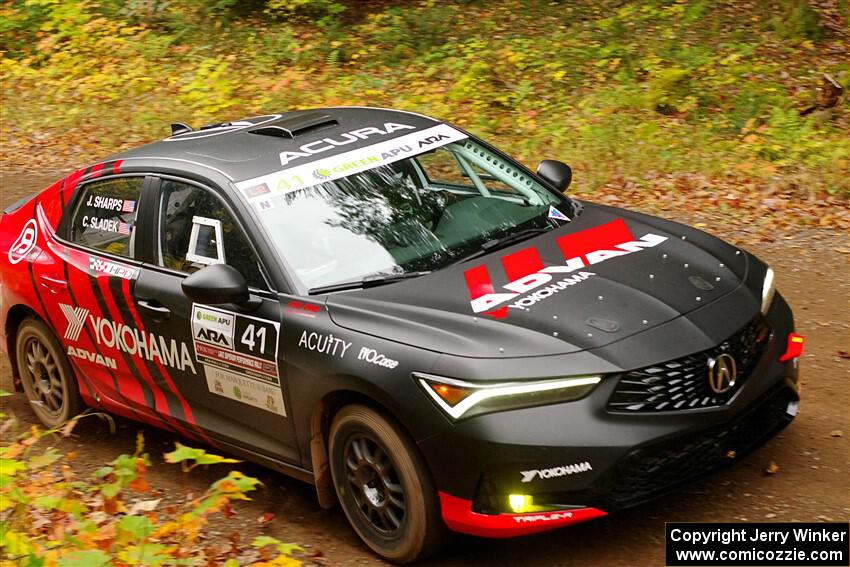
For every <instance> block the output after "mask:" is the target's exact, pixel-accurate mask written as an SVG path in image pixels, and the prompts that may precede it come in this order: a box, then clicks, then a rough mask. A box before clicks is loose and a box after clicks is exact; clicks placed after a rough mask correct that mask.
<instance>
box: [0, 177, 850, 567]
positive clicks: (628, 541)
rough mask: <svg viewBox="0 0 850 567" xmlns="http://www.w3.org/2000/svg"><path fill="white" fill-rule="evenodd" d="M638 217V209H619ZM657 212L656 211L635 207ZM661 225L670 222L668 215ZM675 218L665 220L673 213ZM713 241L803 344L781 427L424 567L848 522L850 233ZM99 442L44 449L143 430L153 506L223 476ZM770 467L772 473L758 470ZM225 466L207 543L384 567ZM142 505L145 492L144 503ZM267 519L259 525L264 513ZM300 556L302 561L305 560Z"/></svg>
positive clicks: (81, 462) (9, 402)
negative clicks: (665, 476)
mask: <svg viewBox="0 0 850 567" xmlns="http://www.w3.org/2000/svg"><path fill="white" fill-rule="evenodd" d="M58 177H59V175H56V176H49V177H44V176H37V177H33V176H30V175H27V174H18V175H15V174H2V175H0V207H3V206H6V205H8V204H9V203H11V202H12V201H14V200H16V199H18V198H20V197H21V196H24V195H27V194H30V193H32V192H34V191H36V190H37V189H40V188H42V187H45V186H46V185H47V184H48V183H49V182H50V181H52V180H55V179H57V178H58ZM633 206H634V207H635V208H639V204H634V205H633ZM647 212H650V213H658V211H647ZM667 216H672V215H670V214H669V213H668V214H667ZM674 218H675V217H674ZM676 220H684V221H686V222H691V223H695V222H702V223H705V224H706V225H707V228H708V229H709V230H711V231H712V232H714V233H715V234H717V235H719V236H721V237H724V238H727V239H730V240H731V241H733V242H735V243H737V244H740V245H742V246H744V247H746V248H747V249H749V250H752V251H754V252H756V253H757V254H758V255H759V256H761V257H762V258H763V259H764V260H766V261H767V262H769V263H770V264H771V265H772V266H773V268H774V270H776V274H777V284H778V289H779V290H780V291H781V292H782V294H783V295H784V296H785V297H786V298H787V299H788V301H789V302H790V303H791V306H792V307H793V309H794V313H795V316H796V320H797V327H798V331H799V332H800V333H802V334H804V335H806V336H807V339H808V341H807V351H806V353H805V355H804V356H803V359H802V361H801V368H802V377H803V402H802V406H801V409H800V414H799V416H798V418H797V419H796V420H795V421H794V423H793V424H792V425H791V426H789V427H788V428H787V429H786V430H785V431H783V432H782V433H781V434H780V435H779V436H778V437H776V438H775V439H773V440H772V441H771V442H769V443H768V444H767V445H766V446H764V447H763V448H761V449H760V450H759V451H757V452H755V453H754V454H752V455H750V456H749V457H748V458H746V459H745V460H744V461H743V462H741V463H739V464H738V465H737V466H735V467H734V468H732V469H729V470H726V471H723V472H720V473H718V474H715V475H713V476H711V477H710V478H708V479H706V480H704V481H701V482H697V483H695V484H692V485H690V486H688V487H686V488H685V489H683V490H682V491H680V492H678V493H676V494H673V495H670V496H668V497H665V498H662V499H660V500H657V501H655V502H652V503H649V504H645V505H643V506H640V507H638V508H634V509H631V510H627V511H622V512H616V513H613V514H612V515H610V516H608V517H606V518H603V519H600V520H596V521H592V522H589V523H586V524H581V525H578V526H575V527H572V528H567V529H563V530H559V531H555V532H550V533H547V534H541V535H537V536H531V537H526V538H523V539H515V540H504V541H496V540H482V539H475V538H466V537H459V538H457V539H456V540H455V541H454V542H453V543H452V544H451V545H450V546H449V547H448V548H447V549H446V550H445V551H444V552H442V553H441V554H440V555H439V556H437V557H435V558H434V559H432V560H430V561H428V562H426V563H424V565H445V566H475V565H486V566H488V567H497V566H510V567H515V566H516V565H541V566H544V565H559V566H560V565H609V566H614V565H617V566H619V565H663V564H664V560H663V556H664V522H665V521H689V522H710V521H748V520H749V521H830V520H834V521H846V520H848V519H850V380H848V378H850V360H848V359H847V354H846V353H847V352H848V351H850V277H848V276H850V265H849V263H848V260H850V238H848V236H847V235H845V234H839V233H837V232H831V231H826V230H823V231H808V232H803V233H799V234H776V235H772V237H771V238H772V240H773V242H762V241H761V240H762V239H763V235H761V236H760V235H757V234H754V233H752V232H748V229H747V227H740V226H736V225H735V219H734V217H733V216H727V215H723V214H720V213H719V212H718V213H706V214H704V215H702V216H700V217H698V218H688V219H679V218H677V219H676ZM10 376H11V374H10V369H9V361H8V359H6V358H5V357H2V358H0V387H2V388H3V389H6V390H9V389H11V379H10ZM3 404H4V405H5V407H4V411H7V412H11V413H13V414H14V415H15V416H16V417H17V418H18V419H19V420H20V422H21V425H22V426H28V425H29V424H31V423H35V419H34V418H33V416H32V413H31V412H30V410H29V408H28V406H27V403H26V400H25V399H24V397H23V394H16V395H14V396H13V397H11V398H3ZM116 421H117V432H116V433H115V434H110V432H109V427H108V426H107V424H106V423H105V422H101V421H99V420H97V419H88V420H85V421H84V422H83V423H82V424H81V425H80V426H78V427H77V429H76V430H75V432H74V436H73V437H71V438H69V439H66V440H61V441H57V442H56V443H55V445H56V446H57V447H59V448H61V449H62V450H65V451H75V452H76V454H77V457H76V460H75V461H74V462H75V468H76V472H77V474H79V475H85V474H89V473H90V472H92V471H93V470H94V469H96V468H98V467H100V466H101V465H102V464H103V463H105V462H107V461H109V460H111V459H113V458H114V457H115V456H116V455H118V454H120V453H123V452H132V448H133V446H134V442H135V436H136V433H137V432H138V431H142V432H144V435H145V438H146V440H147V449H148V451H149V452H150V454H151V458H152V460H153V461H154V463H155V466H154V467H152V469H151V470H150V471H149V476H148V479H149V480H150V483H151V485H152V486H154V487H157V488H159V489H162V490H163V491H164V494H163V497H164V500H165V501H164V502H163V503H162V504H161V505H165V504H166V503H169V502H177V501H180V500H181V499H184V498H186V497H187V495H190V494H195V495H197V494H198V493H199V492H201V491H202V490H203V489H204V488H205V487H206V486H207V485H208V484H209V483H210V482H212V481H214V480H216V479H218V478H220V477H221V476H224V475H225V474H226V470H225V469H223V468H215V467H213V468H211V469H208V470H196V471H193V472H192V474H191V475H190V476H188V477H186V476H184V475H182V474H181V473H180V472H179V470H178V469H177V468H176V467H174V466H172V465H167V464H164V463H163V462H162V456H161V455H162V453H163V452H167V451H170V450H172V449H173V447H174V441H175V438H174V437H173V436H172V435H171V434H169V433H166V432H163V431H159V430H156V429H152V428H149V427H145V426H142V425H140V424H138V423H134V422H131V421H128V420H124V419H117V420H116ZM771 463H776V465H778V467H779V468H778V471H777V472H776V473H775V474H771V475H768V474H767V473H766V472H765V470H766V469H767V468H768V466H770V465H771ZM239 468H240V469H241V470H242V471H243V472H245V473H246V474H249V475H253V476H256V477H258V478H259V479H260V480H262V481H263V483H265V485H266V488H265V489H263V490H261V491H260V492H258V493H256V495H255V496H254V499H253V500H252V501H251V502H249V503H245V504H244V505H240V506H238V507H237V508H236V511H237V516H236V517H235V518H232V519H231V520H229V521H225V520H217V521H216V522H215V524H214V525H213V528H212V531H211V532H209V535H210V536H211V537H215V538H218V537H221V538H226V537H228V535H229V534H231V533H232V532H234V531H239V532H241V534H242V538H243V540H245V539H248V538H249V537H253V536H254V535H256V534H259V533H265V534H268V535H272V536H275V537H278V538H280V539H282V540H283V541H288V542H293V543H298V544H300V545H302V546H303V547H304V548H305V549H306V551H307V556H308V557H307V561H306V562H307V564H312V563H315V564H321V565H343V566H350V565H384V563H383V562H382V561H380V560H379V559H377V558H375V556H374V555H372V554H371V553H370V552H369V551H368V549H366V548H365V546H363V545H362V544H361V543H360V542H359V540H358V539H357V537H356V535H355V534H354V532H353V531H352V530H351V529H350V528H349V526H348V523H347V522H346V519H345V516H344V515H343V513H342V511H341V510H340V509H339V508H336V509H334V510H328V511H326V510H322V509H320V508H319V506H318V504H317V503H316V498H315V495H314V490H313V488H312V487H311V486H308V485H307V484H304V483H301V482H298V481H296V480H293V479H290V478H287V477H285V476H282V475H280V474H277V473H273V472H271V471H269V470H267V469H264V468H262V467H260V466H257V465H252V464H243V465H240V466H239ZM152 497H153V496H152ZM266 512H271V513H273V514H274V519H273V520H272V521H271V522H269V523H268V524H266V525H265V526H260V523H259V522H258V521H257V520H258V518H259V517H260V516H261V515H262V514H264V513H266ZM310 556H313V557H312V558H311V557H310Z"/></svg>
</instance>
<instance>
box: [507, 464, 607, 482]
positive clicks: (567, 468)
mask: <svg viewBox="0 0 850 567" xmlns="http://www.w3.org/2000/svg"><path fill="white" fill-rule="evenodd" d="M592 470H593V467H591V466H590V463H588V462H587V461H584V462H583V463H574V464H572V465H564V466H562V467H552V468H551V469H534V470H530V471H520V473H519V474H521V475H522V482H531V481H532V480H534V479H535V478H538V477H539V478H541V479H544V478H558V477H562V476H567V475H570V474H578V473H583V472H587V471H592Z"/></svg>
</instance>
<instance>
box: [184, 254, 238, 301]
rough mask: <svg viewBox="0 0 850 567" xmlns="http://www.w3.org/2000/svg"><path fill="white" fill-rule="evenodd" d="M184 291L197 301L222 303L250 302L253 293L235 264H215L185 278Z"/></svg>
mask: <svg viewBox="0 0 850 567" xmlns="http://www.w3.org/2000/svg"><path fill="white" fill-rule="evenodd" d="M181 287H182V288H183V293H184V294H186V297H188V298H189V299H191V300H192V301H194V302H195V303H204V304H207V305H220V304H222V303H236V304H242V303H248V302H249V300H250V299H251V294H250V292H249V291H248V282H246V281H245V277H244V276H243V275H242V274H240V273H239V271H238V270H237V269H236V268H234V267H233V266H228V265H227V264H213V265H211V266H207V267H205V268H201V269H200V270H198V271H197V272H195V273H194V274H192V275H190V276H189V277H187V278H186V279H185V280H183V283H182V286H181Z"/></svg>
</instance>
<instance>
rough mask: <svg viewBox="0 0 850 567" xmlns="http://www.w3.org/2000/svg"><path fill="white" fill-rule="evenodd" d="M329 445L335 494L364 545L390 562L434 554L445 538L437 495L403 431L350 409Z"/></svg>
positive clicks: (391, 422) (343, 413)
mask: <svg viewBox="0 0 850 567" xmlns="http://www.w3.org/2000/svg"><path fill="white" fill-rule="evenodd" d="M329 441H330V449H329V451H330V465H331V475H332V476H333V479H334V486H335V488H336V493H337V496H338V497H339V501H340V503H341V504H342V509H343V510H344V511H345V515H346V516H347V517H348V521H349V522H350V523H351V525H352V527H353V528H354V530H355V531H356V532H357V534H358V535H359V536H360V538H361V539H362V540H363V541H364V542H365V543H366V545H368V546H369V547H370V548H371V549H372V551H374V552H375V553H377V554H378V555H380V556H381V557H383V558H384V559H386V560H388V561H391V562H393V563H410V562H411V561H415V560H417V559H422V558H423V557H426V556H428V555H430V554H432V553H434V552H435V551H437V549H438V548H439V547H440V545H441V543H442V542H443V541H444V540H445V536H446V529H445V526H444V524H443V522H442V519H441V518H440V507H439V503H438V502H437V492H436V489H435V488H434V484H433V482H432V481H431V478H430V474H429V473H428V469H427V467H426V466H425V463H424V462H423V459H422V457H421V456H420V455H419V452H418V451H417V449H416V447H415V445H414V444H413V442H412V441H411V440H410V439H409V438H408V436H407V434H406V433H405V432H404V431H403V430H402V428H401V427H400V426H399V425H397V424H396V423H395V421H394V420H391V419H389V418H387V417H385V416H383V415H381V414H380V413H378V412H376V411H375V410H372V409H371V408H368V407H366V406H361V405H351V406H347V407H345V408H343V409H342V410H340V412H339V413H338V414H337V415H336V416H335V418H334V420H333V423H332V425H331V431H330V440H329Z"/></svg>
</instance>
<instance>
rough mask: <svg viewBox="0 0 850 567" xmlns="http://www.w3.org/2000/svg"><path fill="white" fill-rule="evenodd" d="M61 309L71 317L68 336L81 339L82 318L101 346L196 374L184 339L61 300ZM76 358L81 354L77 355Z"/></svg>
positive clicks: (66, 334) (71, 338)
mask: <svg viewBox="0 0 850 567" xmlns="http://www.w3.org/2000/svg"><path fill="white" fill-rule="evenodd" d="M59 308H60V309H61V310H62V313H63V314H64V315H65V318H66V319H67V320H68V327H69V328H68V329H67V330H66V332H65V338H67V339H69V340H77V339H78V338H79V335H80V331H81V330H82V327H83V325H82V323H81V319H82V320H83V321H85V322H87V323H88V324H89V327H90V328H91V330H92V331H94V339H95V342H97V344H99V345H103V346H105V347H106V348H114V349H117V350H119V351H121V352H126V353H127V354H129V355H130V356H140V357H142V358H144V359H146V360H149V361H151V362H154V361H156V360H158V361H159V362H161V363H162V364H163V365H165V366H169V367H171V368H176V369H178V370H180V371H182V372H185V371H186V370H187V369H188V370H190V371H191V372H192V374H197V372H196V371H195V363H194V361H193V360H192V356H191V355H190V354H189V348H188V347H187V346H186V343H184V342H182V341H180V342H179V343H178V342H177V341H176V340H175V339H166V338H165V337H162V336H158V335H155V334H154V333H148V332H146V331H142V330H140V329H136V328H135V327H128V326H127V325H125V324H124V323H116V322H115V321H111V320H109V319H105V318H103V317H99V316H95V315H90V314H89V313H88V311H87V310H85V309H82V310H81V309H80V308H78V307H74V306H72V305H67V304H64V303H60V304H59ZM86 315H88V319H87V320H86V319H85V316H86ZM77 358H81V357H79V356H78V357H77ZM95 362H97V361H95Z"/></svg>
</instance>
